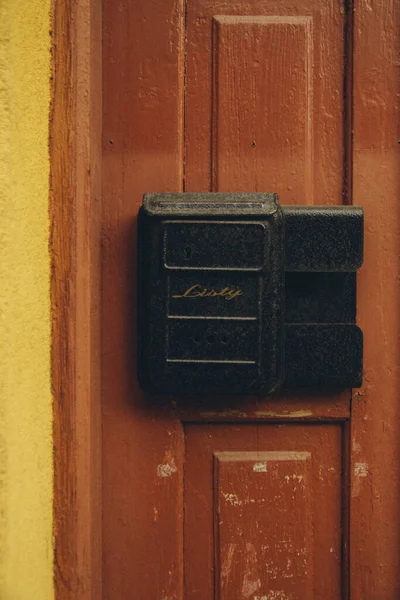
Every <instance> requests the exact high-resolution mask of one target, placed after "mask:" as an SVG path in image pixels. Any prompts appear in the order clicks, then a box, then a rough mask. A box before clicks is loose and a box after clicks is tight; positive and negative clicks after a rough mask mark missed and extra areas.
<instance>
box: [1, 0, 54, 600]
mask: <svg viewBox="0 0 400 600" xmlns="http://www.w3.org/2000/svg"><path fill="white" fill-rule="evenodd" d="M49 4H50V2H49V0H0V598H1V600H49V599H50V598H53V583H52V571H53V569H52V479H53V473H52V437H51V436H52V408H51V389H50V302H49V276H50V263H49V253H48V236H49V223H48V180H49V157H48V123H49V72H50V71H49V70H50V54H49V46H50V37H49V23H50V18H49Z"/></svg>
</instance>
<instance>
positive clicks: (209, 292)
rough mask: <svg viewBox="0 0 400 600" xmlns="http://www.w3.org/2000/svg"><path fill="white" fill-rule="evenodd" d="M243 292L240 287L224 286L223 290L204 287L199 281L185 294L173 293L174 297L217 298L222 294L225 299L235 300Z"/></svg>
mask: <svg viewBox="0 0 400 600" xmlns="http://www.w3.org/2000/svg"><path fill="white" fill-rule="evenodd" d="M242 295H243V292H242V290H241V289H239V288H231V287H224V288H222V290H215V289H213V288H211V289H209V288H203V287H202V286H201V285H200V284H199V283H195V284H194V285H191V286H190V287H189V288H188V289H187V290H185V291H184V292H183V294H173V296H172V297H173V298H215V297H216V296H220V297H222V298H225V300H233V299H234V298H237V297H238V296H242Z"/></svg>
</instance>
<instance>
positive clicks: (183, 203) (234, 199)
mask: <svg viewBox="0 0 400 600" xmlns="http://www.w3.org/2000/svg"><path fill="white" fill-rule="evenodd" d="M142 209H143V212H144V213H145V214H146V215H147V216H151V217H179V216H181V217H189V218H190V217H193V218H196V217H199V216H203V217H212V218H214V217H215V216H217V215H220V216H227V217H231V218H234V217H236V216H238V217H243V216H245V217H251V216H256V217H268V216H271V215H273V214H274V213H275V212H277V211H278V210H279V203H278V194H273V193H268V194H259V193H240V192H239V193H235V194H229V193H220V192H204V193H203V192H201V193H200V192H195V193H190V192H189V193H188V192H185V193H166V194H157V193H154V194H145V195H144V197H143V205H142Z"/></svg>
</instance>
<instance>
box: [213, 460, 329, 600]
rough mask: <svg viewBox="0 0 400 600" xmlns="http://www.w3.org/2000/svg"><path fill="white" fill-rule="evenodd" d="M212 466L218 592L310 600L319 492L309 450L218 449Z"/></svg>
mask: <svg viewBox="0 0 400 600" xmlns="http://www.w3.org/2000/svg"><path fill="white" fill-rule="evenodd" d="M214 471H215V477H214V523H215V525H214V529H215V530H216V531H215V540H214V548H215V550H214V553H215V571H216V588H217V595H218V598H219V599H220V600H242V598H243V597H246V596H250V597H252V595H256V596H259V597H263V596H264V597H265V596H266V597H267V598H268V595H269V596H271V597H274V595H275V596H277V597H278V598H279V596H281V597H282V598H285V596H286V597H287V598H290V597H293V596H297V597H299V598H302V600H312V598H313V595H314V594H313V589H314V554H315V549H314V541H313V514H312V513H313V507H314V505H313V496H314V495H315V494H314V490H313V481H312V469H311V455H310V453H309V452H290V451H275V452H274V451H269V452H268V451H267V452H263V451H253V452H217V453H215V455H214ZM336 550H338V548H337V549H336Z"/></svg>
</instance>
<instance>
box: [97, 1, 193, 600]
mask: <svg viewBox="0 0 400 600" xmlns="http://www.w3.org/2000/svg"><path fill="white" fill-rule="evenodd" d="M183 9H184V7H183V2H182V1H181V0H164V1H157V2H148V0H135V1H132V0H121V1H120V2H118V3H115V2H114V1H113V0H105V2H104V4H103V11H104V12H103V24H104V26H103V93H104V96H103V108H104V110H103V205H102V208H103V210H102V227H103V229H102V389H103V406H102V416H103V501H104V502H103V505H104V511H103V541H104V543H103V575H104V580H103V583H104V585H103V595H104V598H105V599H108V600H116V599H118V600H131V599H132V598H138V599H141V598H143V599H147V598H148V599H149V600H150V599H153V598H154V599H162V598H176V599H179V600H180V599H182V600H183V593H182V577H183V560H182V511H183V507H182V502H183V499H182V489H183V476H184V468H183V435H182V425H181V422H180V421H179V419H177V418H176V415H175V411H174V406H173V404H171V400H166V401H165V402H162V401H160V400H157V399H155V398H151V397H149V396H145V395H144V394H143V393H142V391H141V390H140V389H139V386H138V382H137V375H136V319H137V314H136V309H137V306H136V298H137V284H136V279H137V276H136V248H137V212H138V208H139V206H140V204H141V201H142V196H143V193H144V192H151V191H154V192H167V191H179V190H181V189H182V179H183V138H182V132H183V88H184V86H183V83H184V81H183V38H184V31H183V20H184V10H183Z"/></svg>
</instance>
